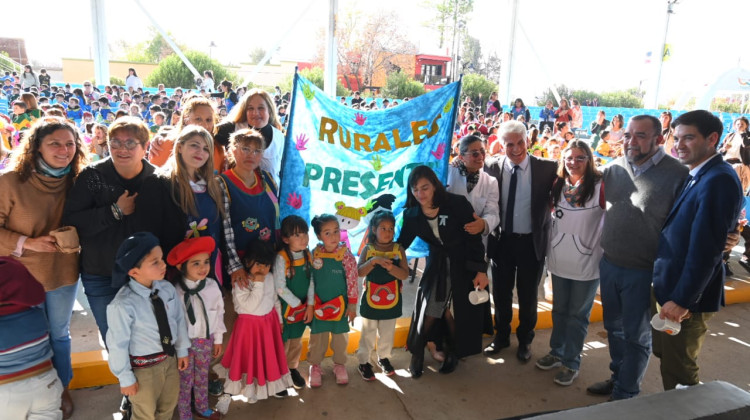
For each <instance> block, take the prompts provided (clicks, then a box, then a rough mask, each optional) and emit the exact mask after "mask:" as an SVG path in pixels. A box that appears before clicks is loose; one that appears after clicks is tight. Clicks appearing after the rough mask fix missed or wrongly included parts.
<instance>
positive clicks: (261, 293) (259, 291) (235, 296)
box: [232, 273, 281, 322]
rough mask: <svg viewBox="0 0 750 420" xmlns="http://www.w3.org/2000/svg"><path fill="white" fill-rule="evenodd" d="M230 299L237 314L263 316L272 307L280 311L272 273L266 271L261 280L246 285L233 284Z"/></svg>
mask: <svg viewBox="0 0 750 420" xmlns="http://www.w3.org/2000/svg"><path fill="white" fill-rule="evenodd" d="M232 301H233V302H234V309H235V310H236V311H237V313H238V314H248V315H256V316H264V315H268V313H269V312H271V311H272V310H274V308H276V312H277V313H281V305H279V300H278V298H277V297H276V290H275V288H274V283H273V274H272V273H268V274H267V275H266V278H265V279H264V280H263V281H262V282H254V281H251V282H250V284H249V285H248V287H238V286H235V287H234V288H233V289H232ZM279 322H281V317H279Z"/></svg>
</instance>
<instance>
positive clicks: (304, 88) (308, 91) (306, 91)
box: [302, 83, 315, 101]
mask: <svg viewBox="0 0 750 420" xmlns="http://www.w3.org/2000/svg"><path fill="white" fill-rule="evenodd" d="M302 94H303V95H305V99H307V100H308V101H312V100H313V98H315V92H313V90H312V89H311V88H310V85H309V84H307V83H305V84H303V85H302Z"/></svg>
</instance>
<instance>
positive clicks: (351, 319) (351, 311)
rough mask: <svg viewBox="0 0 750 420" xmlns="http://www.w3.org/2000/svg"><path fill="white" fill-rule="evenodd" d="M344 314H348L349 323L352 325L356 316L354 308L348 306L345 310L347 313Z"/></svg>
mask: <svg viewBox="0 0 750 420" xmlns="http://www.w3.org/2000/svg"><path fill="white" fill-rule="evenodd" d="M346 316H348V317H349V325H352V326H354V318H356V317H357V311H356V310H354V308H349V309H348V310H347V314H346Z"/></svg>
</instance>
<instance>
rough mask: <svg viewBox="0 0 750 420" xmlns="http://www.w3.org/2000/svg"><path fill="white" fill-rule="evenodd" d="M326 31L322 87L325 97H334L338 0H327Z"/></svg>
mask: <svg viewBox="0 0 750 420" xmlns="http://www.w3.org/2000/svg"><path fill="white" fill-rule="evenodd" d="M329 3H330V4H329V9H328V31H327V33H326V61H325V65H324V66H323V70H324V75H323V87H324V89H323V90H324V91H325V93H326V95H328V96H330V97H331V98H333V97H335V96H336V79H337V78H338V52H337V49H336V47H337V43H336V16H337V15H338V9H339V2H338V0H329Z"/></svg>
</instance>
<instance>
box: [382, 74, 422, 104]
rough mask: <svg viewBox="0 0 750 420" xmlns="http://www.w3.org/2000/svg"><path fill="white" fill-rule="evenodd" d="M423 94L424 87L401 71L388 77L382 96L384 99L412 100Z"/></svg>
mask: <svg viewBox="0 0 750 420" xmlns="http://www.w3.org/2000/svg"><path fill="white" fill-rule="evenodd" d="M424 92H425V90H424V85H423V84H422V83H419V82H418V81H416V80H414V79H413V78H411V77H409V75H408V74H404V73H402V72H401V71H397V72H393V73H391V74H389V75H388V79H386V82H385V87H384V88H383V96H384V97H386V98H413V97H415V96H419V95H421V94H423V93H424Z"/></svg>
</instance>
